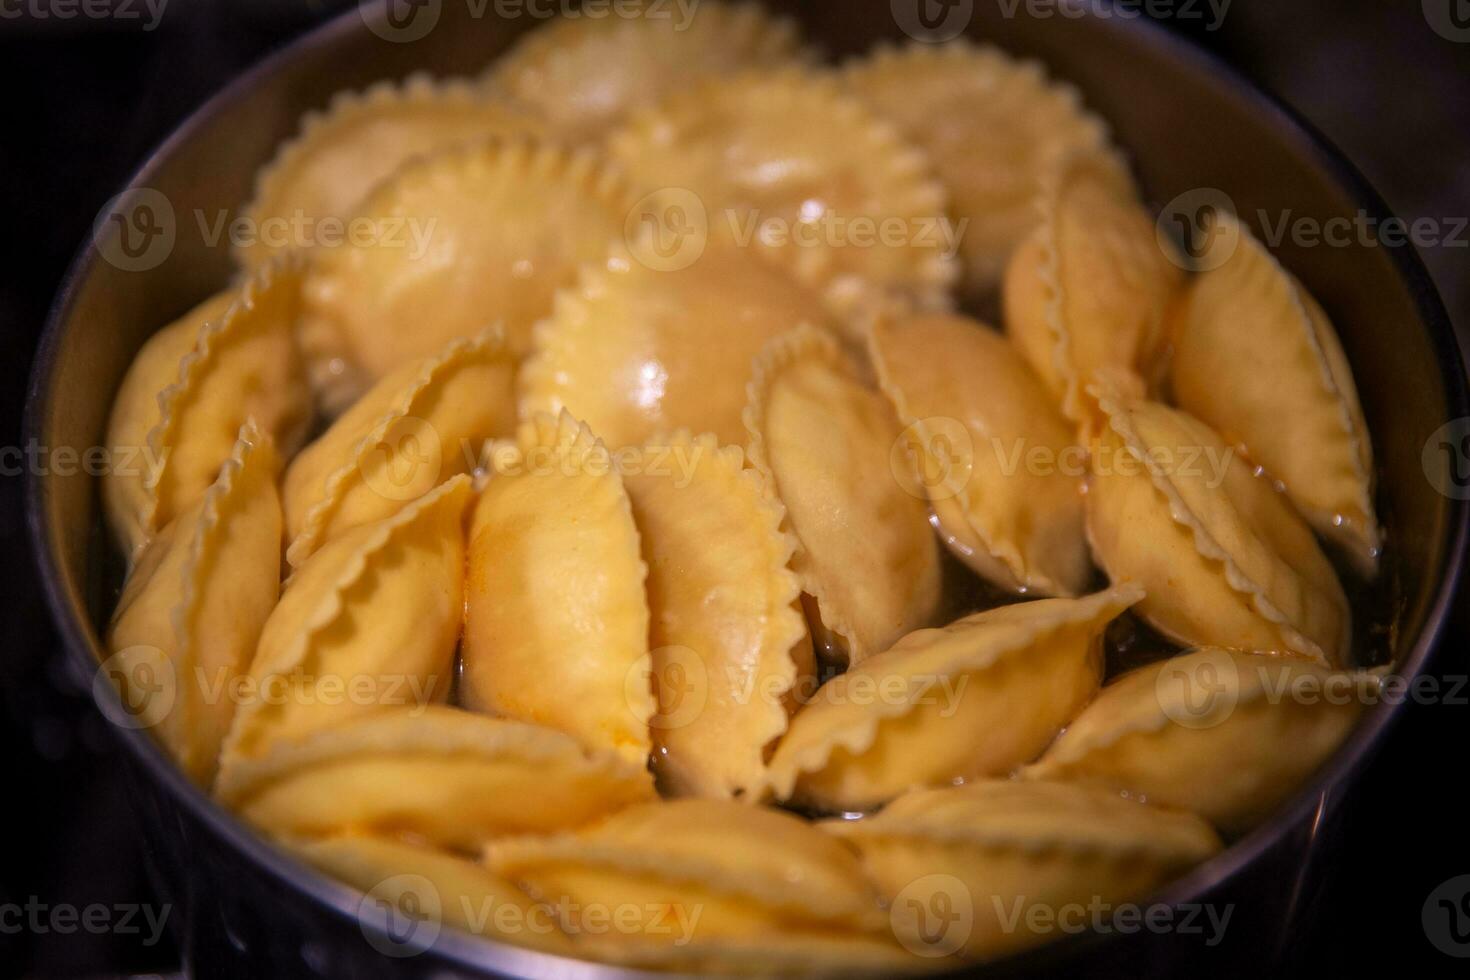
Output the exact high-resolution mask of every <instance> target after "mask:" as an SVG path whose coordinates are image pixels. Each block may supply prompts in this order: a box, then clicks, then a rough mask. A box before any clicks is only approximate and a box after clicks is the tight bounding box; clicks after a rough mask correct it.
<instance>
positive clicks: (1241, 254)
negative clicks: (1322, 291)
mask: <svg viewBox="0 0 1470 980" xmlns="http://www.w3.org/2000/svg"><path fill="white" fill-rule="evenodd" d="M1214 222H1215V223H1213V224H1211V225H1210V226H1208V228H1207V229H1206V230H1205V235H1206V236H1207V237H1206V248H1205V252H1204V255H1203V257H1202V259H1201V264H1202V265H1203V266H1204V268H1205V271H1204V272H1202V273H1200V275H1199V276H1198V277H1196V278H1195V280H1194V282H1193V283H1192V285H1191V286H1190V288H1189V291H1188V292H1187V293H1186V294H1185V296H1184V298H1183V302H1181V303H1180V304H1179V308H1178V310H1177V312H1176V316H1175V320H1174V324H1175V326H1174V331H1173V341H1174V356H1173V360H1172V373H1171V376H1170V381H1171V383H1172V386H1173V394H1174V398H1175V400H1176V401H1177V402H1178V403H1179V406H1180V407H1181V408H1183V409H1185V410H1186V411H1188V412H1190V413H1191V414H1193V415H1195V416H1197V417H1198V418H1200V419H1201V420H1203V421H1204V422H1207V423H1209V424H1210V425H1211V426H1213V427H1214V428H1215V429H1217V430H1219V432H1220V434H1221V435H1222V436H1223V437H1224V438H1225V440H1226V441H1227V442H1230V443H1232V444H1239V445H1241V446H1243V447H1244V449H1245V451H1246V453H1247V454H1249V456H1250V458H1251V460H1252V461H1254V462H1256V463H1258V464H1259V465H1261V466H1263V467H1265V469H1266V471H1267V473H1269V474H1270V476H1271V477H1272V479H1275V480H1278V481H1280V482H1281V483H1282V485H1283V486H1284V488H1285V490H1286V495H1287V496H1288V497H1290V498H1291V501H1292V503H1294V504H1295V505H1296V506H1297V509H1298V510H1300V511H1301V512H1302V514H1303V516H1305V517H1306V519H1307V521H1308V522H1309V523H1310V524H1311V525H1312V527H1314V528H1315V529H1316V530H1317V531H1318V532H1319V533H1320V534H1322V536H1323V537H1325V538H1327V539H1328V540H1329V541H1332V542H1334V543H1336V544H1339V545H1340V546H1342V548H1343V550H1344V551H1345V552H1346V553H1347V554H1348V555H1349V556H1350V557H1351V558H1352V559H1353V561H1354V564H1355V565H1356V566H1357V567H1358V568H1359V569H1360V570H1361V571H1363V572H1364V573H1366V574H1370V575H1371V574H1372V573H1373V571H1374V570H1375V568H1376V566H1377V561H1378V554H1379V551H1380V550H1381V549H1382V537H1381V534H1380V532H1379V529H1378V521H1377V518H1376V517H1375V516H1374V513H1373V447H1372V443H1371V441H1370V439H1369V437H1368V425H1367V423H1366V422H1365V421H1364V420H1363V409H1362V407H1361V406H1360V405H1359V403H1358V392H1357V388H1356V387H1355V386H1354V384H1353V375H1352V369H1351V368H1350V367H1349V366H1348V362H1347V356H1346V355H1345V354H1344V353H1343V350H1342V344H1341V343H1340V342H1339V341H1338V339H1337V332H1336V330H1334V329H1333V326H1332V322H1331V321H1330V320H1329V319H1328V318H1327V314H1326V313H1324V312H1323V311H1322V307H1321V306H1320V305H1318V303H1317V301H1316V300H1315V299H1313V298H1312V296H1311V294H1310V293H1308V292H1307V291H1306V290H1305V289H1304V288H1303V287H1302V284H1301V283H1300V282H1298V281H1297V280H1296V278H1295V277H1293V276H1292V275H1291V273H1289V272H1287V271H1286V270H1285V269H1284V268H1282V267H1281V265H1280V264H1279V263H1278V262H1277V261H1276V260H1275V259H1274V258H1273V257H1272V256H1271V253H1270V252H1268V251H1267V250H1266V249H1265V247H1264V246H1263V245H1262V244H1261V243H1260V242H1259V241H1257V240H1256V239H1255V237H1254V236H1252V235H1251V233H1250V231H1249V229H1247V228H1246V227H1245V226H1244V225H1243V224H1241V222H1240V221H1239V220H1238V219H1237V218H1235V217H1234V216H1233V215H1230V214H1228V213H1223V212H1220V213H1217V214H1216V217H1215V219H1214Z"/></svg>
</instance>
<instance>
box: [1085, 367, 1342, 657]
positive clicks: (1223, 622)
mask: <svg viewBox="0 0 1470 980" xmlns="http://www.w3.org/2000/svg"><path fill="white" fill-rule="evenodd" d="M1094 394H1095V396H1096V397H1097V399H1098V405H1099V409H1100V411H1101V413H1102V416H1103V418H1104V419H1105V421H1104V423H1103V425H1102V431H1101V433H1100V435H1099V437H1098V441H1097V443H1096V444H1095V445H1094V446H1093V450H1092V473H1091V475H1090V476H1089V477H1088V485H1087V532H1088V536H1089V538H1090V539H1091V542H1092V550H1093V554H1095V555H1096V556H1097V559H1098V563H1099V564H1100V565H1102V567H1103V568H1104V569H1105V570H1106V571H1107V573H1108V576H1109V577H1110V578H1111V579H1112V580H1113V581H1114V582H1137V583H1138V584H1139V585H1141V586H1143V588H1144V590H1145V591H1146V592H1147V593H1148V596H1147V598H1145V599H1144V600H1143V602H1141V603H1139V606H1138V611H1139V613H1140V614H1142V615H1143V617H1144V618H1145V619H1147V620H1148V621H1149V622H1150V623H1152V624H1153V625H1154V626H1155V627H1156V628H1158V629H1159V630H1160V631H1162V632H1163V633H1164V634H1166V635H1167V636H1169V637H1170V638H1172V639H1174V640H1176V641H1177V642H1179V643H1182V644H1185V645H1200V646H1204V645H1214V646H1225V647H1231V648H1233V649H1237V650H1259V651H1274V652H1279V653H1290V654H1295V655H1298V656H1303V657H1307V658H1310V659H1313V660H1316V661H1319V662H1321V663H1324V664H1341V663H1343V662H1344V659H1345V658H1346V656H1347V651H1348V647H1349V644H1350V642H1351V639H1352V636H1351V614H1350V612H1349V610H1348V605H1347V598H1346V597H1345V596H1344V594H1343V591H1342V585H1341V583H1339V582H1338V580H1337V573H1336V572H1335V571H1333V569H1332V565H1331V564H1330V563H1329V562H1328V561H1327V558H1326V556H1325V555H1323V554H1322V549H1321V548H1319V547H1318V545H1317V542H1316V539H1314V538H1313V537H1312V532H1311V530H1310V529H1308V527H1307V526H1306V524H1304V523H1303V522H1302V520H1301V518H1300V517H1298V516H1297V515H1296V512H1295V511H1293V510H1292V509H1291V505H1290V504H1288V503H1287V502H1286V499H1285V498H1284V497H1282V496H1281V495H1280V494H1278V493H1276V491H1275V490H1273V489H1272V488H1271V485H1270V484H1269V483H1268V482H1267V481H1266V480H1264V479H1262V478H1260V477H1259V476H1257V475H1256V474H1255V473H1254V472H1253V470H1252V467H1251V466H1250V465H1249V464H1248V463H1246V462H1245V461H1244V460H1242V459H1239V458H1236V456H1235V454H1234V452H1233V450H1232V449H1231V448H1230V447H1229V446H1227V445H1226V444H1225V442H1224V440H1222V439H1221V438H1220V436H1219V435H1217V434H1216V433H1215V432H1214V431H1213V430H1211V429H1210V427H1209V426H1207V425H1205V424H1204V423H1203V422H1200V421H1199V420H1198V419H1195V418H1193V417H1191V416H1189V415H1187V414H1186V413H1184V412H1181V411H1179V410H1177V409H1172V408H1169V407H1167V406H1165V405H1161V404H1158V403H1157V402H1149V401H1129V400H1127V399H1125V398H1123V397H1122V396H1120V395H1118V393H1117V392H1116V391H1115V390H1112V389H1110V388H1109V387H1108V386H1101V387H1095V388H1094Z"/></svg>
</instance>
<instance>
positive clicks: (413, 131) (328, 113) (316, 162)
mask: <svg viewBox="0 0 1470 980" xmlns="http://www.w3.org/2000/svg"><path fill="white" fill-rule="evenodd" d="M542 128H543V127H542V125H541V123H540V122H539V121H538V120H537V119H535V118H534V117H532V116H531V115H529V114H528V113H525V112H522V111H520V110H518V109H515V108H512V107H510V106H509V105H507V104H506V103H504V102H502V101H497V100H494V99H490V98H487V97H486V96H485V95H484V94H483V93H481V92H479V91H477V90H476V88H475V87H474V86H472V85H470V84H468V83H466V82H462V81H444V82H439V81H435V80H434V79H432V78H430V77H429V76H428V75H413V76H411V77H409V78H408V79H407V80H405V81H403V82H402V83H393V82H379V83H378V84H376V85H374V86H373V87H372V88H369V89H367V90H366V91H363V92H339V93H337V94H336V95H335V96H334V97H333V98H332V101H331V104H330V105H329V106H327V108H326V110H325V111H324V112H311V113H308V114H307V115H306V116H305V117H304V118H303V119H302V120H301V128H300V130H299V131H298V132H297V134H296V135H295V136H294V137H293V138H291V139H290V140H288V141H286V142H285V143H283V144H281V146H280V148H279V149H278V150H277V151H276V155H275V159H273V160H272V161H271V162H270V163H268V164H266V166H265V168H264V169H262V170H261V172H260V174H259V175H258V176H257V178H256V182H255V199H254V200H253V201H252V202H251V203H250V205H249V206H248V207H247V208H246V209H245V215H244V216H245V220H246V221H247V222H248V223H249V227H250V229H251V232H252V237H251V240H250V241H248V242H241V243H237V245H236V248H235V254H236V257H237V258H238V259H239V260H240V262H241V264H243V265H245V266H246V267H253V266H256V265H259V264H260V263H261V262H264V261H266V260H267V259H268V258H270V257H271V256H272V255H274V254H277V253H279V252H280V251H281V250H283V249H286V248H292V247H307V246H314V245H325V246H329V247H330V246H332V245H334V244H336V240H337V239H339V238H341V237H344V236H345V235H346V227H347V224H346V222H347V218H348V217H349V216H350V215H351V214H352V212H353V209H354V208H355V207H356V206H357V204H358V202H360V201H361V200H362V199H363V198H364V197H366V196H367V194H368V192H369V191H370V190H372V188H373V187H374V186H375V185H376V184H378V182H380V181H382V180H383V179H385V178H386V177H388V176H389V175H390V174H392V173H393V172H394V171H395V170H397V169H398V168H399V167H400V166H402V165H403V164H404V163H406V162H408V160H409V159H411V158H413V157H415V156H420V155H424V154H429V153H433V152H435V151H437V150H443V149H447V148H448V147H451V146H454V145H456V144H459V143H469V142H475V141H480V140H485V139H488V138H490V137H495V136H511V135H532V136H535V135H539V134H540V132H541V130H542Z"/></svg>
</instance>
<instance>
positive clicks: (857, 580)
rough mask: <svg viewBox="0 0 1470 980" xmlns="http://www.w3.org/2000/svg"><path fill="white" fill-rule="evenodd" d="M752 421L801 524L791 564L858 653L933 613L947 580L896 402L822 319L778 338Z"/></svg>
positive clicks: (759, 369) (756, 390) (852, 657)
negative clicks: (902, 463) (874, 384)
mask: <svg viewBox="0 0 1470 980" xmlns="http://www.w3.org/2000/svg"><path fill="white" fill-rule="evenodd" d="M745 426H746V429H747V431H748V433H749V440H750V441H749V444H748V450H747V452H748V455H749V457H750V460H751V462H752V463H753V464H754V465H755V467H756V469H758V470H759V471H760V472H761V474H762V476H764V477H765V479H766V480H767V481H768V485H769V486H770V488H771V489H772V491H773V492H774V493H775V495H776V497H777V498H778V499H779V500H780V501H781V502H782V504H784V505H785V507H786V514H787V519H788V520H789V522H790V527H791V530H792V532H793V533H794V534H795V535H796V539H797V542H798V548H797V550H796V553H795V554H794V555H793V556H792V559H791V567H792V569H793V570H795V572H796V574H797V576H798V578H800V580H801V587H802V589H803V590H804V591H805V592H807V593H809V594H810V595H811V596H812V597H813V599H814V600H815V605H816V608H817V611H818V613H819V617H820V620H821V623H822V624H823V626H824V627H825V628H826V629H828V630H830V631H831V632H832V633H833V634H834V635H835V636H836V637H837V638H838V639H839V641H840V642H841V644H842V645H843V647H844V648H845V651H846V653H847V656H848V659H849V661H850V662H851V663H854V664H856V663H858V662H860V661H861V660H862V659H863V658H864V657H867V656H870V655H871V654H873V653H876V652H877V651H879V650H882V649H884V648H885V647H887V646H888V645H889V644H891V643H892V642H893V641H894V640H896V639H898V638H899V637H900V636H902V635H903V634H905V633H907V632H909V631H911V630H914V629H917V628H918V627H920V626H923V625H925V624H926V623H927V622H928V621H929V619H930V618H931V617H932V616H933V615H934V612H935V610H936V609H937V608H938V605H939V588H940V570H939V549H938V544H937V542H936V541H935V539H934V533H933V531H932V530H931V529H930V527H929V522H928V513H927V508H926V506H925V501H924V499H923V497H922V496H920V495H918V494H915V493H911V492H910V490H909V489H906V488H905V485H904V483H903V482H901V481H900V476H901V475H902V474H900V473H899V472H897V471H896V470H895V469H894V468H893V463H892V460H891V456H892V450H893V447H894V445H895V443H897V442H898V440H899V438H900V432H899V427H898V422H897V420H896V419H895V418H894V416H893V410H892V408H891V407H890V406H889V405H888V403H887V402H886V401H885V400H884V398H883V396H881V395H879V394H878V393H876V392H874V391H870V390H869V389H867V388H866V387H864V386H863V385H862V384H861V383H860V382H859V381H858V379H857V377H856V375H855V372H854V368H853V367H852V365H851V363H850V362H849V361H848V360H847V359H846V358H845V357H844V355H843V354H842V352H841V351H840V350H839V348H838V346H837V342H836V341H835V340H833V339H832V338H831V337H830V336H828V335H826V334H823V333H820V332H818V331H816V330H814V329H811V328H798V329H797V330H796V331H794V332H793V333H791V334H789V335H787V336H784V337H778V338H777V339H776V340H774V341H772V342H771V344H770V345H769V346H768V347H767V348H766V350H765V351H764V352H762V354H761V356H760V359H759V360H758V361H757V363H756V367H755V370H754V376H753V378H752V379H751V382H750V387H749V396H748V404H747V406H746V410H745ZM910 486H911V484H910Z"/></svg>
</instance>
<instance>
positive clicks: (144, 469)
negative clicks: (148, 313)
mask: <svg viewBox="0 0 1470 980" xmlns="http://www.w3.org/2000/svg"><path fill="white" fill-rule="evenodd" d="M234 301H235V293H234V291H233V290H228V289H227V290H224V291H223V292H219V293H215V294H214V295H213V296H211V297H210V298H209V299H207V300H205V301H204V302H203V303H200V304H199V305H198V306H196V307H194V309H192V310H190V311H189V312H188V313H185V314H184V315H183V316H181V317H179V319H177V320H175V321H174V322H173V323H170V324H169V325H168V326H166V327H164V328H163V329H162V330H160V331H158V332H157V333H156V334H154V335H153V336H152V337H149V338H148V342H147V343H145V344H144V345H143V348H142V350H140V351H138V354H137V356H136V357H134V358H133V363H132V364H131V365H129V367H128V372H127V374H126V375H124V376H123V380H122V385H121V386H120V387H119V388H118V390H117V398H116V399H114V401H113V403H112V415H111V416H110V418H109V419H108V422H107V453H108V458H109V459H111V460H112V465H111V466H109V467H107V470H106V472H104V473H103V474H102V503H103V507H104V508H105V511H106V514H107V524H108V527H110V528H111V529H112V533H113V538H114V540H115V541H116V542H117V544H118V547H119V548H121V549H122V552H123V554H124V556H125V557H127V558H129V559H131V558H132V557H134V556H135V555H136V553H137V551H138V549H139V548H140V547H142V546H143V545H144V544H145V543H146V542H147V540H148V538H149V537H150V536H151V534H152V532H153V530H155V529H150V528H145V527H144V526H143V520H144V515H145V514H146V513H147V512H148V510H149V508H150V507H151V506H152V504H151V499H152V493H153V487H154V485H155V484H156V483H157V480H158V469H159V467H160V466H161V465H162V460H160V459H158V458H157V457H155V456H154V455H152V453H151V451H150V448H149V446H148V433H149V432H150V431H152V429H153V427H154V426H155V425H157V424H158V395H159V392H161V391H163V390H164V389H165V388H167V387H168V386H169V385H171V384H173V383H174V382H175V381H177V380H178V379H179V362H180V361H182V360H183V359H184V356H185V355H187V354H188V353H189V352H190V351H192V350H193V349H194V343H195V341H196V340H197V339H198V338H199V334H200V332H201V331H202V330H203V329H204V327H205V325H206V324H209V323H212V322H214V321H216V320H218V319H219V318H220V317H221V316H223V315H224V313H225V311H226V310H228V309H229V308H230V304H231V303H233V302H234Z"/></svg>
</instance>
